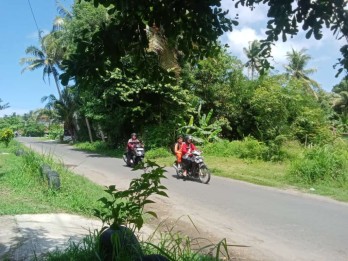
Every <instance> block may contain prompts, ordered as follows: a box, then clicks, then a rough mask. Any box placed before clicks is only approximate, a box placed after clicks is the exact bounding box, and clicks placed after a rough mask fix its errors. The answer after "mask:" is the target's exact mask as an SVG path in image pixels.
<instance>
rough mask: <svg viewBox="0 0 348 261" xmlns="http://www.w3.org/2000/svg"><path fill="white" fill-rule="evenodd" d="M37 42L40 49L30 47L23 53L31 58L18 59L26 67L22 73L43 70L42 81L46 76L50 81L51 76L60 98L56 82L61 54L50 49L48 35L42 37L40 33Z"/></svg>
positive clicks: (50, 38) (51, 43)
mask: <svg viewBox="0 0 348 261" xmlns="http://www.w3.org/2000/svg"><path fill="white" fill-rule="evenodd" d="M39 41H40V47H36V46H33V45H32V46H29V47H28V48H26V50H25V53H26V54H28V55H32V56H31V57H26V58H21V59H20V64H21V65H26V67H24V68H23V70H22V73H23V72H25V71H27V70H28V71H34V70H37V69H40V68H43V80H44V81H45V77H46V76H47V78H48V80H50V76H51V75H53V78H54V82H55V84H56V87H57V91H58V94H59V97H62V93H61V90H60V86H59V81H58V77H59V73H58V69H59V63H60V60H61V54H60V53H59V52H57V51H56V50H57V49H54V48H52V45H53V39H52V37H51V36H49V35H48V36H45V37H42V36H41V32H40V33H39Z"/></svg>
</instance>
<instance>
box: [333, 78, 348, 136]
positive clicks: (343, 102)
mask: <svg viewBox="0 0 348 261" xmlns="http://www.w3.org/2000/svg"><path fill="white" fill-rule="evenodd" d="M332 91H333V93H334V94H335V96H334V98H333V102H332V108H333V109H334V110H335V112H336V113H337V114H338V116H339V119H340V121H341V127H342V129H343V130H344V131H348V80H342V81H341V82H340V83H339V84H337V85H335V86H334V87H333V89H332Z"/></svg>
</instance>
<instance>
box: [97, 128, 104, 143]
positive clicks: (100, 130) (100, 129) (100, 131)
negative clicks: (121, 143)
mask: <svg viewBox="0 0 348 261" xmlns="http://www.w3.org/2000/svg"><path fill="white" fill-rule="evenodd" d="M98 129H99V133H100V136H101V138H102V140H103V142H105V135H104V132H103V130H102V128H101V127H100V124H98Z"/></svg>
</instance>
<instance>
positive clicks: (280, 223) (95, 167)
mask: <svg viewBox="0 0 348 261" xmlns="http://www.w3.org/2000/svg"><path fill="white" fill-rule="evenodd" d="M19 140H20V141H21V142H23V143H25V144H26V145H27V146H30V147H31V148H32V149H34V150H36V151H38V152H41V153H45V154H51V155H55V156H56V157H57V158H58V159H59V160H61V161H63V162H64V164H66V165H67V166H68V167H69V168H70V169H71V170H73V171H74V172H76V173H78V174H80V175H84V176H86V177H87V178H89V179H91V180H92V181H94V182H96V183H98V184H102V185H111V184H116V185H117V186H118V187H119V188H125V187H127V185H128V184H129V181H130V179H131V178H133V177H135V176H138V175H139V173H136V172H133V171H131V170H130V169H129V168H127V167H125V166H124V162H123V161H122V160H121V159H116V158H110V157H101V156H99V155H95V154H90V153H85V152H81V151H78V150H76V149H74V148H73V147H71V146H69V145H64V144H57V143H54V142H47V141H39V140H37V139H34V138H19ZM166 176H167V177H168V179H167V180H165V181H164V182H163V184H164V185H165V186H167V188H168V194H169V196H170V198H169V199H161V200H160V202H161V207H158V209H157V210H158V211H159V212H160V213H161V214H162V216H166V217H169V218H176V217H180V216H182V215H189V216H190V217H191V218H192V219H193V221H194V223H195V224H196V225H198V226H199V227H200V228H203V232H204V234H203V235H202V237H204V236H215V237H216V238H223V237H226V238H227V239H228V242H232V243H234V244H241V245H247V246H250V247H248V248H236V249H235V251H236V253H238V255H240V256H241V257H243V256H244V257H246V259H247V260H316V261H319V260H325V261H326V260H335V261H340V260H348V204H345V203H339V202H336V201H334V200H330V199H325V198H323V197H317V196H310V195H305V194H302V193H299V192H293V191H282V190H278V189H273V188H267V187H262V186H256V185H251V184H247V183H244V182H239V181H234V180H228V179H224V178H219V177H215V176H213V177H212V179H211V182H210V184H208V185H203V184H200V183H198V182H193V181H182V180H177V179H176V178H175V173H174V170H172V169H168V173H167V174H166Z"/></svg>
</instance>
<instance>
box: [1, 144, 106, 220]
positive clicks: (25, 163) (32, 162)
mask: <svg viewBox="0 0 348 261" xmlns="http://www.w3.org/2000/svg"><path fill="white" fill-rule="evenodd" d="M18 150H24V148H22V147H21V146H20V145H19V144H18V143H17V142H15V141H12V142H11V143H10V144H9V146H8V147H5V146H4V144H3V143H0V151H1V152H2V153H1V154H0V181H1V188H2V189H1V194H2V195H1V197H2V198H4V197H6V199H7V200H5V201H4V200H2V201H1V203H0V215H14V214H31V213H57V212H67V213H76V214H81V215H86V216H92V214H93V208H98V207H99V206H100V204H98V202H97V199H98V198H99V197H100V194H101V193H103V188H102V187H100V186H98V185H95V184H92V183H91V182H90V181H87V179H86V178H83V177H81V176H77V175H74V174H72V173H70V172H69V171H68V170H67V169H66V168H65V167H64V166H62V165H60V164H56V163H54V161H53V159H51V158H50V157H42V156H38V155H37V154H35V153H34V152H32V151H26V152H25V153H24V154H23V155H22V156H20V157H19V156H16V155H15V154H14V152H16V151H18ZM6 153H8V154H6ZM44 163H46V164H49V165H50V166H51V167H52V169H54V170H56V171H57V172H58V173H59V175H60V181H61V189H60V190H59V191H54V190H51V189H50V188H49V187H48V185H47V180H45V179H44V178H43V177H42V174H41V172H40V166H41V165H43V164H44Z"/></svg>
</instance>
